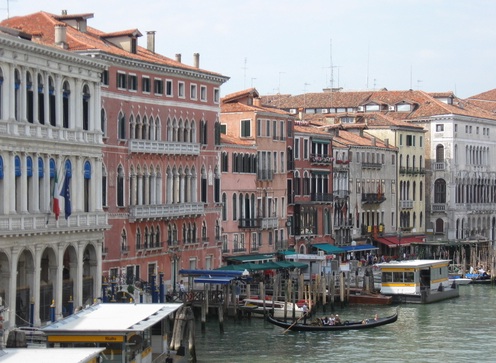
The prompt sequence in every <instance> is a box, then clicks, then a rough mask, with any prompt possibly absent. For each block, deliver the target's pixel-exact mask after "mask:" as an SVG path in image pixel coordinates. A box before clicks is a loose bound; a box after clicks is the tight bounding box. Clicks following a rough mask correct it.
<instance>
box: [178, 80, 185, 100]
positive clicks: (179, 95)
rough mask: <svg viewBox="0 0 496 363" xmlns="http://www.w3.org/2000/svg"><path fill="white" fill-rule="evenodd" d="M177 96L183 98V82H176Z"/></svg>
mask: <svg viewBox="0 0 496 363" xmlns="http://www.w3.org/2000/svg"><path fill="white" fill-rule="evenodd" d="M177 96H178V97H179V98H184V82H177Z"/></svg>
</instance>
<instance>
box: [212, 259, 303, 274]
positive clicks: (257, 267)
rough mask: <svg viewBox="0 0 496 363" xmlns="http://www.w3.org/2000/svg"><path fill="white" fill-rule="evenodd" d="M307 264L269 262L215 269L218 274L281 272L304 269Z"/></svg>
mask: <svg viewBox="0 0 496 363" xmlns="http://www.w3.org/2000/svg"><path fill="white" fill-rule="evenodd" d="M305 267H308V264H306V263H302V262H295V261H277V262H275V261H269V262H265V263H251V262H248V263H241V264H237V265H227V266H222V267H219V268H218V269H216V270H215V271H218V272H221V271H222V272H228V271H244V270H249V271H262V270H281V269H284V268H290V269H291V268H305Z"/></svg>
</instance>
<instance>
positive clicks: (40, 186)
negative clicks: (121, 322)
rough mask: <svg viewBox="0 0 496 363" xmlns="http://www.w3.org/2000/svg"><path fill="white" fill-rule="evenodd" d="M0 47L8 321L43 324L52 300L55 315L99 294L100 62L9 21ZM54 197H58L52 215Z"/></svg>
mask: <svg viewBox="0 0 496 363" xmlns="http://www.w3.org/2000/svg"><path fill="white" fill-rule="evenodd" d="M0 54H1V58H0V297H1V298H2V300H3V305H4V306H5V307H6V308H7V311H8V312H7V313H4V319H5V321H6V324H4V327H5V328H13V327H15V326H25V325H29V324H33V325H35V326H39V325H41V324H42V323H43V322H45V321H48V320H49V319H50V306H51V305H52V303H53V304H55V312H56V318H60V317H61V316H62V315H64V314H65V313H69V312H70V310H71V309H72V308H73V307H76V306H79V305H84V304H91V303H92V302H93V301H94V299H95V298H97V297H99V296H101V279H100V278H99V277H100V276H101V266H102V261H101V259H102V243H103V235H104V230H105V229H107V228H108V224H107V216H106V214H105V213H104V212H103V211H102V201H101V199H102V197H101V180H102V176H101V171H102V146H103V144H102V132H101V125H100V121H99V120H100V102H101V101H100V99H101V97H100V74H101V73H102V71H103V70H104V68H105V64H104V63H103V62H100V61H96V60H93V59H91V58H89V57H82V56H78V55H76V54H71V53H69V52H67V51H65V50H63V49H60V50H59V49H57V48H54V47H46V46H41V45H39V44H36V42H35V41H34V39H33V40H31V37H29V36H27V35H26V34H22V33H20V32H16V31H13V30H8V29H5V28H1V29H0ZM56 179H58V186H59V188H57V189H56V190H55V192H54V187H55V185H56V184H57V183H56ZM62 186H64V188H63V190H62V189H61V187H62ZM54 195H55V196H56V197H57V198H58V199H59V202H60V209H61V211H60V216H59V217H58V218H56V216H55V214H54V212H53V211H54V209H53V204H54V202H53V196H54ZM62 195H64V196H65V197H66V198H64V197H63V196H62ZM65 207H70V210H66V209H65ZM65 212H67V214H68V215H67V218H66V216H65Z"/></svg>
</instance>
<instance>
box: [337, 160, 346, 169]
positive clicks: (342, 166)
mask: <svg viewBox="0 0 496 363" xmlns="http://www.w3.org/2000/svg"><path fill="white" fill-rule="evenodd" d="M349 164H350V161H349V160H335V164H334V168H335V169H348V166H349Z"/></svg>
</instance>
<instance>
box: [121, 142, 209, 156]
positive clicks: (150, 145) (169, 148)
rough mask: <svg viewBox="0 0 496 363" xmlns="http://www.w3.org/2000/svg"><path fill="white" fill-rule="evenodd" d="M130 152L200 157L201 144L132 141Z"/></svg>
mask: <svg viewBox="0 0 496 363" xmlns="http://www.w3.org/2000/svg"><path fill="white" fill-rule="evenodd" d="M129 152H131V153H143V154H144V153H146V154H161V155H166V154H172V155H200V144H196V143H188V142H172V141H151V140H137V139H132V140H129Z"/></svg>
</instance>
